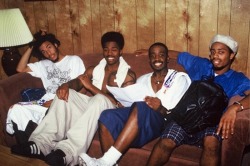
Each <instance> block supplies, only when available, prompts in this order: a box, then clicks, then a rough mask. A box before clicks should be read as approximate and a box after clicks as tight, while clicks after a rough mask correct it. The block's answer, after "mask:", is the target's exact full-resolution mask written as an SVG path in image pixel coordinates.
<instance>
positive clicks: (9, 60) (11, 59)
mask: <svg viewBox="0 0 250 166" xmlns="http://www.w3.org/2000/svg"><path fill="white" fill-rule="evenodd" d="M32 40H33V35H32V34H31V32H30V30H29V27H28V25H27V24H26V22H25V20H24V18H23V15H22V13H21V11H20V9H3V10H0V48H1V49H3V50H4V52H3V56H2V66H3V70H4V71H5V73H6V74H7V75H8V76H11V75H13V74H16V73H17V71H16V67H17V65H18V63H19V60H20V59H21V55H20V53H19V51H18V49H17V46H20V45H24V44H27V43H29V42H31V41H32Z"/></svg>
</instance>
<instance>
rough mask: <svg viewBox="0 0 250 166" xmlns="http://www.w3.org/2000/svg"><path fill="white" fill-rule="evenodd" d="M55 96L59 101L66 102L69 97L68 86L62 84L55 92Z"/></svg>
mask: <svg viewBox="0 0 250 166" xmlns="http://www.w3.org/2000/svg"><path fill="white" fill-rule="evenodd" d="M56 95H57V97H58V98H59V99H61V100H65V101H68V97H69V86H68V84H67V83H64V84H62V85H61V86H59V87H58V89H57V90H56Z"/></svg>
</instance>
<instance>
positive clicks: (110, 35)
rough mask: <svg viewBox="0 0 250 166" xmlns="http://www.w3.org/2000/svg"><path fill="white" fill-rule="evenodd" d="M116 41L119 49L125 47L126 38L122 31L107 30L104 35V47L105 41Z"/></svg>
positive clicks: (102, 40)
mask: <svg viewBox="0 0 250 166" xmlns="http://www.w3.org/2000/svg"><path fill="white" fill-rule="evenodd" d="M111 41H112V42H116V43H117V45H118V47H119V49H121V50H122V49H123V47H124V38H123V35H122V34H121V33H120V32H115V31H111V32H107V33H105V34H104V35H103V36H102V39H101V43H102V48H104V46H105V43H107V42H111Z"/></svg>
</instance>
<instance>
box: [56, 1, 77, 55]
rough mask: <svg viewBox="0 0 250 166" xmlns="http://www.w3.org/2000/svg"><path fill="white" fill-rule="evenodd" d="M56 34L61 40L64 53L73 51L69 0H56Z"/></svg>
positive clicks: (61, 48)
mask: <svg viewBox="0 0 250 166" xmlns="http://www.w3.org/2000/svg"><path fill="white" fill-rule="evenodd" d="M55 19H56V32H57V33H56V36H57V38H58V39H59V40H60V41H61V46H60V50H61V52H62V53H63V54H72V53H73V42H72V33H71V21H70V14H69V0H60V1H55Z"/></svg>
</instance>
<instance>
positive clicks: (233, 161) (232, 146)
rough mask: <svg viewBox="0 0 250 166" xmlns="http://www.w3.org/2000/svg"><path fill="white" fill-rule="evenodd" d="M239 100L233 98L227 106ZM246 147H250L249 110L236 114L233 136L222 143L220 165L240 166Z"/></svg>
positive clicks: (236, 97) (238, 97) (237, 97)
mask: <svg viewBox="0 0 250 166" xmlns="http://www.w3.org/2000/svg"><path fill="white" fill-rule="evenodd" d="M240 99H241V97H240V96H235V97H233V98H232V99H231V100H230V102H229V104H232V103H233V102H234V101H239V100H240ZM247 145H250V109H246V110H243V111H241V112H238V113H237V116H236V120H235V126H234V134H233V135H229V137H228V139H224V140H223V141H222V155H221V162H222V163H221V165H222V166H227V165H241V160H242V157H243V152H244V149H245V147H246V146H247Z"/></svg>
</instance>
